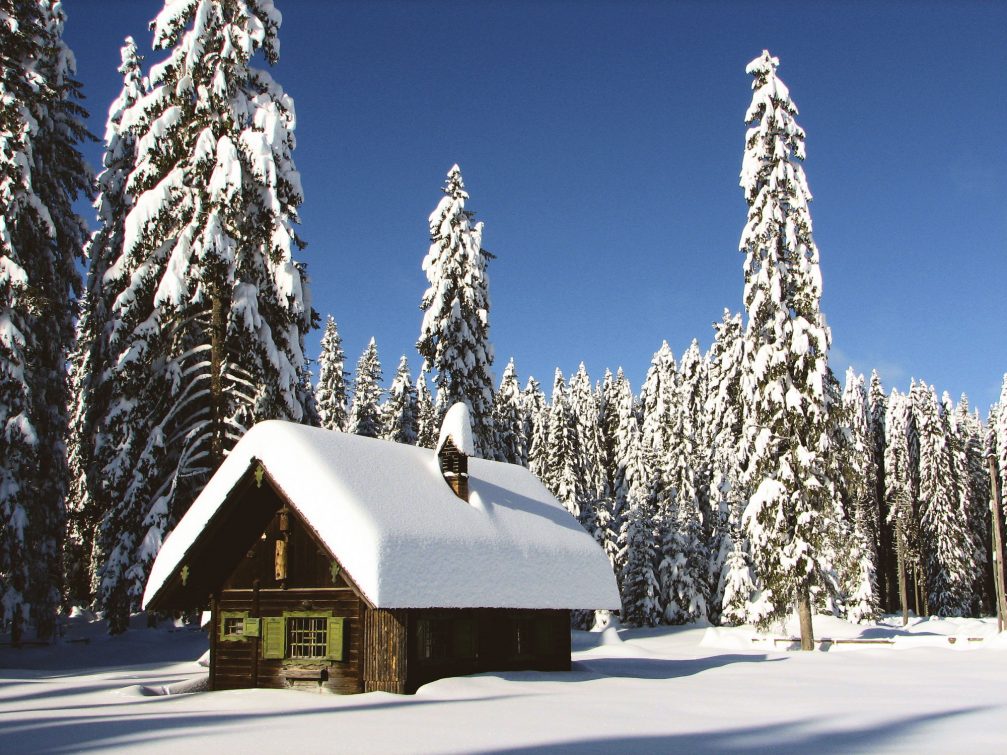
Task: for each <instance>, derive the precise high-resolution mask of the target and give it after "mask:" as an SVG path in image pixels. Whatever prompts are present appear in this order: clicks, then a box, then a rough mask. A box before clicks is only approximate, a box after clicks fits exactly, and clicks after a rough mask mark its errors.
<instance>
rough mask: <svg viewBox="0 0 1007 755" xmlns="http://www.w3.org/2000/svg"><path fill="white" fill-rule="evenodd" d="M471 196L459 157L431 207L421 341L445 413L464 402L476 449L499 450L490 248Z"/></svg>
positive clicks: (482, 451)
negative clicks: (484, 244)
mask: <svg viewBox="0 0 1007 755" xmlns="http://www.w3.org/2000/svg"><path fill="white" fill-rule="evenodd" d="M468 198H469V195H468V192H466V191H465V184H464V182H463V181H462V173H461V170H460V169H459V168H458V166H457V165H454V166H452V167H451V170H450V171H448V176H447V181H446V182H445V185H444V197H443V198H442V199H441V201H440V202H439V203H438V204H437V207H436V208H435V209H434V211H433V212H432V213H431V214H430V249H429V251H428V252H427V256H426V257H425V258H424V260H423V272H425V273H426V275H427V281H428V282H429V284H430V286H429V288H427V290H426V292H425V293H424V294H423V300H422V301H421V303H420V309H422V310H423V324H422V326H421V327H420V338H419V341H417V343H416V348H417V349H418V350H419V352H420V356H422V357H423V359H424V361H425V364H426V365H427V366H428V367H430V369H432V370H434V371H435V372H436V373H437V377H436V381H435V382H436V385H437V407H438V410H439V413H440V414H443V413H444V412H445V411H447V408H448V407H449V406H451V405H452V404H454V403H456V402H459V401H460V402H463V403H465V404H466V405H468V407H469V411H470V413H471V415H472V432H473V435H474V440H475V444H476V453H477V454H478V455H480V456H483V457H486V458H493V451H494V448H495V438H494V431H493V376H492V374H491V371H490V368H491V367H492V366H493V347H492V345H491V344H490V340H489V310H490V298H489V276H488V274H487V272H486V265H487V262H488V261H489V260H490V259H491V258H492V255H491V254H490V253H489V252H487V251H486V250H485V249H483V248H482V232H483V224H482V223H475V224H473V223H472V217H473V213H472V212H470V211H468V210H466V209H465V201H466V200H467V199H468Z"/></svg>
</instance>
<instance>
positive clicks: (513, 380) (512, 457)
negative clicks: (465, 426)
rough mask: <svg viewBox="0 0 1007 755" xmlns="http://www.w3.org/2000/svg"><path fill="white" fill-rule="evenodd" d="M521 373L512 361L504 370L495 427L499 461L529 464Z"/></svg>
mask: <svg viewBox="0 0 1007 755" xmlns="http://www.w3.org/2000/svg"><path fill="white" fill-rule="evenodd" d="M523 403H524V402H523V400H522V397H521V386H520V385H518V381H517V371H516V370H515V368H514V360H513V359H511V360H510V361H509V362H508V363H507V367H506V368H504V373H503V377H502V378H501V379H500V389H499V390H498V391H497V392H496V396H494V399H493V425H494V427H495V428H496V439H497V448H496V459H497V460H498V461H505V462H507V463H508V464H520V465H522V466H527V465H528V446H527V443H526V442H525V435H524V406H523Z"/></svg>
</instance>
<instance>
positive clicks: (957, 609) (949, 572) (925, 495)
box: [914, 387, 973, 616]
mask: <svg viewBox="0 0 1007 755" xmlns="http://www.w3.org/2000/svg"><path fill="white" fill-rule="evenodd" d="M914 410H915V411H916V412H917V416H916V421H917V424H918V427H919V434H920V535H921V540H922V542H923V544H924V549H923V556H924V571H925V573H926V584H927V608H928V610H929V612H931V613H935V614H937V615H939V616H962V615H965V614H966V613H967V612H968V609H969V606H970V604H971V601H972V595H971V588H972V575H971V572H970V570H969V566H970V558H971V557H972V555H973V554H972V553H971V550H972V549H971V547H970V543H969V538H968V535H967V533H966V531H965V528H964V524H965V522H964V519H965V517H964V512H963V511H962V505H961V503H962V502H961V492H960V489H959V485H960V481H959V480H958V477H957V474H956V472H957V470H956V465H955V459H954V456H955V448H954V445H955V439H954V438H953V437H951V436H950V432H949V430H950V427H949V424H948V417H947V414H946V413H945V412H944V411H942V409H941V407H939V406H938V403H937V395H936V393H935V391H934V389H933V387H930V388H929V389H928V400H927V401H925V402H922V403H921V404H918V405H914Z"/></svg>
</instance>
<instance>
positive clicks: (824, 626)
mask: <svg viewBox="0 0 1007 755" xmlns="http://www.w3.org/2000/svg"><path fill="white" fill-rule="evenodd" d="M81 619H83V617H78V618H77V619H71V620H70V624H69V625H68V627H67V633H66V636H65V637H64V639H63V640H62V641H61V642H60V643H59V644H57V645H55V646H48V647H26V648H23V649H21V650H12V649H10V648H9V647H0V752H5V753H7V752H9V753H23V752H31V753H57V752H58V753H66V752H129V753H172V754H175V753H179V752H186V751H199V752H225V753H230V752H318V751H320V749H330V750H333V751H339V752H352V753H476V752H519V753H523V752H528V753H531V752H536V753H539V752H543V753H574V752H576V753H613V752H632V753H649V752H662V753H669V752H687V753H708V752H718V753H719V752H740V753H764V752H766V753H768V752H772V753H784V754H786V753H809V752H813V753H852V752H872V753H877V752H881V753H887V752H907V753H938V752H941V753H952V752H1001V751H1002V750H1003V743H1004V741H1005V738H1007V686H1005V685H1004V684H1003V678H1004V675H1005V673H1007V643H1005V642H1004V640H1007V635H999V636H998V635H995V630H996V624H995V621H991V620H990V619H985V620H982V621H979V620H975V619H944V620H942V619H930V620H926V619H917V618H913V619H911V621H910V625H909V626H908V627H906V628H904V629H903V628H902V627H901V622H900V621H899V619H898V618H895V617H889V618H888V619H886V620H885V621H884V622H882V623H880V624H872V625H866V626H855V625H851V624H846V623H844V622H838V621H836V620H834V619H829V618H826V617H821V616H817V617H815V629H816V633H817V634H820V635H823V636H832V637H838V636H840V635H842V636H845V637H848V638H851V639H856V638H860V639H872V638H873V639H882V640H885V639H895V640H899V641H903V640H904V642H905V647H904V648H903V649H897V650H893V649H892V646H889V645H880V644H863V645H851V646H850V647H849V648H848V649H849V650H850V652H845V650H844V652H837V651H839V650H840V649H843V648H845V646H840V645H833V646H832V648H831V649H830V650H828V652H820V651H819V652H812V653H800V652H789V651H787V650H785V649H784V648H786V645H785V644H781V643H776V642H775V639H777V638H778V637H777V636H776V635H774V634H759V633H757V632H755V631H754V630H753V629H752V628H750V627H739V628H735V629H726V628H716V629H714V628H704V627H697V626H694V625H693V626H689V625H687V626H685V627H674V628H672V627H661V628H656V629H620V628H617V627H609V628H607V629H606V630H605V631H604V632H597V633H588V632H574V634H573V644H574V654H573V661H574V663H573V670H572V671H571V672H568V673H562V672H551V673H541V672H507V673H491V674H481V675H476V676H469V677H459V678H453V679H441V680H439V681H437V682H434V683H432V684H428V685H426V686H424V687H421V688H420V690H419V692H418V693H417V694H416V695H407V696H403V695H392V694H387V693H383V692H372V693H368V694H363V695H348V696H339V695H319V694H313V693H309V692H300V691H291V690H265V689H254V690H252V689H248V690H234V691H228V692H202V691H200V690H201V687H202V685H203V684H205V679H206V669H205V668H203V667H201V666H199V665H198V663H196V658H198V657H199V655H200V654H201V653H203V652H204V651H205V649H206V645H207V643H206V635H205V634H203V633H202V632H200V631H198V630H193V629H192V628H186V627H177V626H171V625H169V626H162V627H158V628H157V629H146V628H142V627H143V623H144V622H143V618H142V617H141V616H137V617H135V620H134V627H135V628H134V629H132V630H131V631H129V632H127V633H125V634H124V635H120V636H117V637H108V636H106V635H105V634H104V631H105V627H104V624H103V622H90V623H86V622H83V621H81ZM790 629H791V628H790V627H788V628H786V631H785V632H784V634H786V633H787V632H789V631H790ZM616 633H617V636H618V639H619V640H621V641H614V638H613V634H616ZM949 638H955V639H956V640H957V641H956V642H955V643H954V644H951V643H949V641H948V640H949ZM970 638H973V639H971V640H970ZM975 638H981V641H975ZM753 640H754V641H753ZM85 642H86V643H87V644H85ZM914 642H915V644H914ZM320 742H326V743H329V745H328V747H327V748H326V747H325V746H320V745H319V743H320Z"/></svg>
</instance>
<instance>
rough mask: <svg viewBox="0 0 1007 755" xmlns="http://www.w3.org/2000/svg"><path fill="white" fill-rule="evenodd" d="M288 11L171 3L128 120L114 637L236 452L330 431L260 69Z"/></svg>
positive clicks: (108, 598)
mask: <svg viewBox="0 0 1007 755" xmlns="http://www.w3.org/2000/svg"><path fill="white" fill-rule="evenodd" d="M280 20H281V18H280V14H279V12H277V11H276V9H275V8H274V7H273V3H272V0H256V2H249V1H248V0H190V1H188V2H167V3H166V4H165V7H164V8H163V10H162V11H161V12H160V13H159V14H158V15H157V17H156V18H155V19H154V21H153V22H152V24H151V28H152V30H153V32H154V49H155V50H166V51H167V57H166V59H165V60H163V61H161V62H160V63H158V64H157V65H155V66H154V67H153V68H152V69H151V73H150V85H151V91H150V93H149V94H147V95H145V96H144V97H142V98H140V99H139V100H138V101H137V102H136V103H135V104H134V105H133V106H132V107H130V108H128V109H126V110H125V111H124V112H123V115H122V121H121V124H122V127H123V128H124V129H128V130H129V131H130V132H131V133H132V134H133V135H134V136H135V137H136V138H137V158H136V168H135V170H134V171H133V173H132V174H131V176H130V178H129V181H128V184H127V187H126V191H127V192H128V193H129V194H131V195H132V196H134V197H135V201H134V204H133V207H132V209H131V211H130V212H129V215H128V216H127V218H126V221H125V226H124V229H125V233H124V239H123V252H122V255H121V256H120V258H119V260H118V261H117V262H116V263H115V264H114V265H113V266H112V268H110V270H109V271H108V274H107V276H106V281H107V282H109V284H110V285H117V286H119V287H120V293H119V295H118V297H117V299H116V301H115V305H114V313H113V321H114V328H113V332H112V337H111V343H112V348H113V349H114V350H115V354H116V355H117V361H116V367H115V373H114V376H113V380H114V382H115V396H114V397H113V398H112V400H111V401H110V408H109V410H108V412H107V414H106V416H105V418H104V420H103V423H104V426H105V431H106V432H108V433H109V434H110V436H111V440H110V441H109V443H108V447H109V448H110V449H113V453H111V454H110V455H109V457H108V458H107V459H104V460H103V461H104V462H105V463H104V464H103V472H104V474H105V475H106V477H107V479H108V481H109V486H108V492H109V497H110V500H111V501H112V502H113V506H112V508H111V509H110V510H109V511H108V513H107V515H106V517H105V518H104V520H103V523H102V526H101V533H100V538H99V539H100V541H101V545H102V547H101V553H100V556H101V563H100V564H99V572H100V581H101V584H100V587H99V590H98V605H99V607H100V608H102V609H103V610H105V611H106V612H107V614H108V616H109V619H110V628H111V629H112V631H119V630H121V629H123V628H124V627H125V620H126V617H127V615H128V612H129V611H130V610H132V609H134V608H136V607H137V605H138V603H139V599H140V595H141V594H142V592H143V586H144V583H145V581H146V577H147V572H148V570H149V566H150V563H151V561H152V560H153V558H154V556H155V555H156V553H157V551H158V549H159V548H160V544H161V542H162V540H163V538H164V536H165V535H166V534H167V533H168V532H169V531H170V530H171V528H172V527H173V526H174V524H175V522H176V521H177V520H178V518H179V517H180V516H181V515H182V513H184V511H185V510H186V509H187V508H188V506H189V504H190V503H191V501H192V500H193V498H194V497H195V496H196V494H197V493H198V492H199V490H200V489H201V488H202V485H203V484H204V483H205V481H206V479H207V478H208V476H209V475H210V474H211V473H212V471H213V470H214V469H215V468H216V466H217V464H219V463H220V460H221V459H222V458H223V456H224V454H225V453H226V452H227V450H228V449H229V448H230V447H231V445H232V444H233V443H234V442H235V441H236V440H237V439H238V438H239V437H240V436H241V435H242V433H243V432H244V431H245V430H246V429H248V428H249V427H251V426H252V425H253V424H254V423H255V422H257V421H259V420H262V419H269V418H282V419H290V420H295V421H301V420H309V421H310V420H312V419H313V418H314V410H313V397H312V396H311V395H310V392H309V387H310V386H309V384H308V381H307V377H306V374H305V373H306V371H307V366H306V361H305V358H304V347H303V342H304V336H305V334H306V333H307V331H308V330H309V329H310V328H311V327H312V326H313V325H314V324H315V321H316V319H317V315H316V314H315V312H314V311H313V310H312V308H311V303H310V297H309V294H308V287H307V280H306V276H305V272H304V268H303V266H302V265H300V264H299V263H297V262H295V261H294V259H293V252H294V251H295V250H296V249H298V248H300V247H301V246H302V243H301V241H300V239H298V237H297V235H296V233H295V230H294V226H295V224H296V223H297V220H298V217H297V208H298V206H299V205H300V203H301V201H302V199H303V196H302V191H301V182H300V176H299V174H298V172H297V170H296V168H295V167H294V163H293V159H292V157H291V152H292V150H293V148H294V135H293V130H294V124H295V116H294V105H293V101H292V100H291V99H290V98H289V97H288V96H287V95H286V94H285V93H284V92H283V90H282V88H281V87H280V86H279V85H278V84H277V83H276V82H275V81H274V80H273V79H272V77H271V76H270V75H269V74H268V73H267V72H266V71H265V70H262V69H259V68H256V67H254V66H253V65H252V59H253V57H255V56H256V55H257V54H260V53H261V54H262V55H263V56H264V57H265V59H266V61H267V62H268V63H274V62H275V61H276V60H277V57H278V54H279V41H278V37H277V32H278V29H279V26H280Z"/></svg>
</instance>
